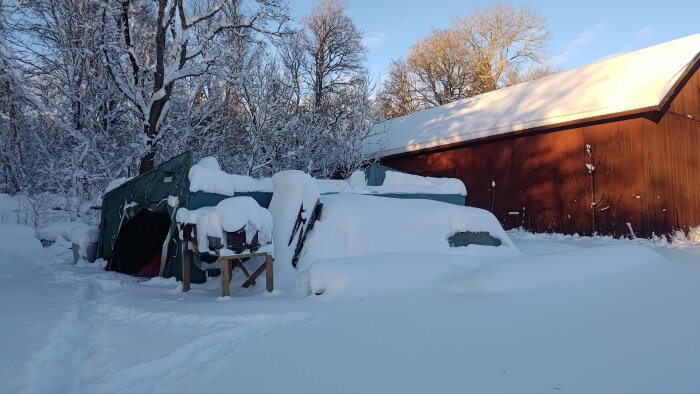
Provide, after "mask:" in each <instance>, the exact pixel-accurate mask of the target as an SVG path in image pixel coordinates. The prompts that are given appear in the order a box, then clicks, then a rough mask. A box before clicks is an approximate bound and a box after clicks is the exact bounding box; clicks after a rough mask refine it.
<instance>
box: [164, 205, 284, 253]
mask: <svg viewBox="0 0 700 394" xmlns="http://www.w3.org/2000/svg"><path fill="white" fill-rule="evenodd" d="M175 219H176V220H177V222H178V223H189V224H196V225H197V244H198V249H199V251H200V252H209V239H208V238H207V237H217V238H220V239H221V241H222V243H223V244H224V246H226V238H225V237H224V231H229V232H233V231H238V230H240V229H241V228H244V227H245V231H246V242H247V243H251V242H252V240H253V236H254V235H255V232H256V231H257V232H258V241H259V242H260V244H261V245H265V244H268V243H270V242H272V216H271V215H270V212H269V211H268V210H267V209H265V208H262V207H260V205H258V203H257V202H256V201H255V200H254V199H253V198H252V197H248V196H242V197H231V198H227V199H225V200H222V201H221V202H219V204H217V205H216V206H215V207H202V208H199V209H195V210H189V209H187V208H180V209H178V210H177V214H176V216H175Z"/></svg>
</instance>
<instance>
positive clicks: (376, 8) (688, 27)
mask: <svg viewBox="0 0 700 394" xmlns="http://www.w3.org/2000/svg"><path fill="white" fill-rule="evenodd" d="M346 3H347V4H348V5H349V10H348V14H349V15H350V17H351V18H352V19H353V20H354V21H355V23H356V24H357V25H358V27H359V28H360V29H361V30H362V31H363V32H364V33H365V43H366V44H367V46H368V48H369V54H368V62H367V65H368V67H369V68H370V70H371V71H372V74H373V76H374V77H376V78H380V77H381V75H382V74H383V72H384V70H386V67H387V65H388V64H389V62H390V61H391V60H392V59H394V58H398V57H400V56H404V55H405V54H406V52H407V50H408V47H410V46H411V44H413V43H414V42H415V41H416V40H417V39H419V38H420V37H424V36H426V35H427V34H428V33H429V32H430V31H431V30H432V29H435V28H437V29H439V28H444V27H447V26H449V24H450V20H451V18H452V17H453V16H455V15H460V14H468V13H469V12H470V11H471V10H472V9H473V8H474V7H476V6H479V7H483V6H487V5H489V4H491V3H492V1H482V0H472V1H465V0H461V1H460V0H346ZM511 3H512V4H514V5H516V6H519V5H527V6H528V7H530V8H532V9H534V10H537V11H539V12H540V13H541V14H542V15H543V16H544V17H545V18H546V19H547V20H548V21H549V23H550V31H551V33H552V40H551V43H550V50H549V52H550V56H551V59H552V60H551V61H552V62H553V63H554V64H555V65H559V66H560V67H562V68H564V69H568V68H573V67H577V66H581V65H584V64H588V63H591V62H593V61H595V60H597V59H601V58H604V57H607V56H610V55H613V54H617V53H622V52H629V51H633V50H636V49H640V48H644V47H647V46H651V45H654V44H658V43H662V42H665V41H669V40H673V39H675V38H680V37H684V36H687V35H690V34H694V33H700V22H699V21H698V17H699V16H700V0H695V1H692V0H687V1H686V0H676V1H665V2H664V1H658V0H657V1H653V2H652V1H649V0H638V1H629V0H624V1H618V0H607V1H602V0H587V1H566V0H559V1H557V0H543V1H529V2H528V1H516V0H514V1H511ZM316 4H318V2H317V1H315V0H290V2H289V5H290V8H291V10H292V15H293V16H294V17H295V18H301V17H302V16H304V15H306V14H307V13H308V12H309V11H310V10H311V9H313V8H314V7H315V6H316ZM640 66H642V67H643V66H644V65H640Z"/></svg>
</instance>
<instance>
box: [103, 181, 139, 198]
mask: <svg viewBox="0 0 700 394" xmlns="http://www.w3.org/2000/svg"><path fill="white" fill-rule="evenodd" d="M131 179H133V177H126V176H123V177H121V178H117V179H113V180H111V181H110V182H109V183H108V184H107V186H106V187H105V190H104V192H102V195H103V196H104V195H105V194H107V193H109V192H111V191H112V190H114V189H116V188H118V187H119V186H121V185H123V184H125V183H127V182H128V181H130V180H131Z"/></svg>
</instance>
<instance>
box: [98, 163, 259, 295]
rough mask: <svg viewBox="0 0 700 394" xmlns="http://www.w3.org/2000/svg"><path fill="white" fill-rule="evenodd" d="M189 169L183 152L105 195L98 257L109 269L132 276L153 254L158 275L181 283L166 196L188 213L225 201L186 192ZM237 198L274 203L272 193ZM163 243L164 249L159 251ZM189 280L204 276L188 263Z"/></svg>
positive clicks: (198, 280) (212, 195)
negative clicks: (157, 261) (159, 257)
mask: <svg viewBox="0 0 700 394" xmlns="http://www.w3.org/2000/svg"><path fill="white" fill-rule="evenodd" d="M191 166H192V157H191V154H190V152H186V153H183V154H181V155H179V156H176V157H174V158H172V159H170V160H168V161H166V162H164V163H162V164H160V165H158V166H157V167H156V168H154V169H152V170H151V171H149V172H147V173H145V174H143V175H140V176H138V177H136V178H133V179H131V180H129V181H128V182H126V183H124V184H123V185H121V186H119V187H117V188H116V189H114V190H112V191H110V192H108V193H107V194H105V196H104V198H103V201H102V219H101V223H100V237H99V244H98V257H100V258H103V259H105V260H107V261H108V264H107V267H106V269H107V270H111V271H118V272H122V273H125V274H130V275H133V274H136V273H138V272H139V271H140V270H141V268H143V265H145V264H147V263H148V262H149V261H150V260H151V259H152V258H153V257H154V256H155V255H156V253H163V254H164V256H165V257H164V259H163V264H162V267H161V270H162V272H161V275H162V276H164V277H166V278H167V277H171V276H175V277H176V278H177V279H178V280H182V250H181V242H180V238H179V231H178V227H177V223H176V222H175V210H174V209H173V207H171V206H170V205H168V197H169V196H174V197H177V198H178V200H179V204H178V208H179V207H185V208H187V209H197V208H201V207H211V206H215V205H216V204H218V203H219V202H220V201H221V200H224V199H226V198H229V196H224V195H220V194H215V193H205V192H201V191H200V192H195V193H190V191H189V187H190V182H189V177H188V176H189V170H190V167H191ZM236 196H250V197H253V199H255V201H257V202H258V204H260V206H261V207H264V208H267V207H269V206H270V200H271V199H272V193H270V192H249V193H236ZM125 207H126V208H125ZM164 226H165V227H167V229H166V230H163V228H164ZM120 229H121V230H120ZM168 237H169V238H168ZM166 238H167V240H168V244H167V245H166V246H165V248H163V242H164V240H166ZM157 245H160V249H159V248H158V247H157ZM163 249H164V250H163ZM190 261H193V259H192V260H190ZM190 278H191V281H192V282H193V283H202V282H204V281H205V280H206V274H205V272H204V271H202V270H200V269H199V268H197V267H196V266H195V265H194V264H193V263H192V264H190Z"/></svg>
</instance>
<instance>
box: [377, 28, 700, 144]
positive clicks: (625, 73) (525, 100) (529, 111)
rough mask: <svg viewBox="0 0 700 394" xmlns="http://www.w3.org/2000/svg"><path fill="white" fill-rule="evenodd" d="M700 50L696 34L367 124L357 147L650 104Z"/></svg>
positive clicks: (456, 137)
mask: <svg viewBox="0 0 700 394" xmlns="http://www.w3.org/2000/svg"><path fill="white" fill-rule="evenodd" d="M698 52H700V34H695V35H692V36H688V37H684V38H680V39H677V40H674V41H669V42H666V43H663V44H660V45H656V46H652V47H649V48H645V49H642V50H639V51H635V52H630V53H626V54H622V55H618V56H613V57H609V58H605V59H602V60H599V61H597V62H595V63H592V64H589V65H586V66H583V67H578V68H574V69H571V70H568V71H564V72H561V73H558V74H554V75H550V76H547V77H544V78H540V79H537V80H534V81H530V82H525V83H521V84H518V85H514V86H510V87H507V88H503V89H499V90H495V91H492V92H488V93H484V94H481V95H479V96H475V97H471V98H467V99H464V100H459V101H455V102H453V103H449V104H446V105H442V106H440V107H435V108H430V109H426V110H423V111H420V112H416V113H413V114H410V115H406V116H402V117H400V118H395V119H390V120H387V121H385V122H382V123H379V124H377V125H375V126H374V129H373V130H372V133H371V135H372V136H371V137H370V138H368V139H367V140H366V142H365V148H366V149H367V151H369V152H374V153H375V154H376V155H377V156H388V155H394V154H399V153H404V152H410V151H416V150H422V149H426V148H430V147H436V146H443V145H448V144H453V143H458V142H464V141H469V140H474V139H480V138H485V137H490V136H495V135H499V134H505V133H509V132H514V131H521V130H527V129H532V128H535V127H542V126H550V125H555V124H560V123H565V122H572V121H579V120H584V119H589V118H594V117H599V116H605V115H611V114H616V113H620V112H628V111H633V110H638V109H642V108H649V107H656V106H658V105H659V104H660V103H661V101H662V100H663V98H664V97H665V96H666V94H667V93H668V92H669V91H670V90H671V89H672V88H673V86H674V85H675V83H676V82H677V81H678V79H679V78H680V77H681V75H682V74H683V72H684V70H685V69H686V67H687V66H688V65H689V64H690V63H691V62H692V61H693V59H694V58H695V57H696V56H697V55H698Z"/></svg>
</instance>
